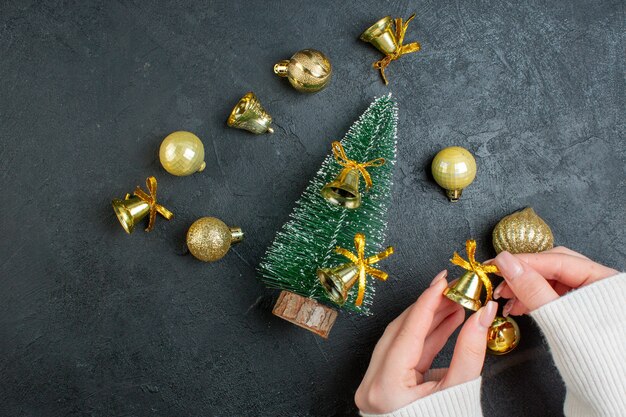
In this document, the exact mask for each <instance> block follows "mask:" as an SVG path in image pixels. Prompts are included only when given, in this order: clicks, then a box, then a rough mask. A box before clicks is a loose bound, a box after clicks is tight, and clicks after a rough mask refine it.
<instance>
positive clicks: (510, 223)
mask: <svg viewBox="0 0 626 417" xmlns="http://www.w3.org/2000/svg"><path fill="white" fill-rule="evenodd" d="M492 238H493V247H494V249H495V250H496V252H497V253H500V252H502V251H508V252H510V253H537V252H543V251H544V250H548V249H552V248H553V247H554V236H553V235H552V230H550V226H548V224H547V223H546V222H545V221H544V220H543V219H542V218H541V217H539V216H538V215H537V213H535V210H533V209H532V208H531V207H526V208H525V209H524V210H521V211H517V212H515V213H513V214H509V215H508V216H506V217H503V218H502V220H500V221H499V222H498V224H497V225H496V227H495V228H494V229H493V233H492Z"/></svg>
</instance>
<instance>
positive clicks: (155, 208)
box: [134, 177, 174, 232]
mask: <svg viewBox="0 0 626 417" xmlns="http://www.w3.org/2000/svg"><path fill="white" fill-rule="evenodd" d="M146 187H147V188H148V192H149V193H150V194H146V193H145V192H144V191H143V190H142V189H141V188H139V186H137V188H136V189H135V193H134V194H135V195H136V196H137V197H139V198H140V199H142V200H143V201H145V202H146V203H148V204H149V205H150V220H149V221H148V227H147V228H146V232H149V231H150V230H152V229H153V228H154V220H155V219H156V215H157V212H158V213H159V214H160V215H161V216H163V217H165V218H166V219H167V220H169V219H171V218H172V217H174V213H172V212H171V211H169V210H168V209H166V208H165V207H163V206H162V205H160V204H158V203H157V201H156V192H157V180H156V178H154V177H148V178H147V179H146Z"/></svg>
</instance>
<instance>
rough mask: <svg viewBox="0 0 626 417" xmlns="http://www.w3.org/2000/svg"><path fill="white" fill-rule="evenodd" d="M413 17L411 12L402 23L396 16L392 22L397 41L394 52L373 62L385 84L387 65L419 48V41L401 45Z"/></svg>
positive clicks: (386, 82)
mask: <svg viewBox="0 0 626 417" xmlns="http://www.w3.org/2000/svg"><path fill="white" fill-rule="evenodd" d="M414 17H415V13H414V14H412V15H411V17H409V18H408V19H407V20H406V22H404V23H402V18H401V17H398V18H396V19H395V20H394V24H395V27H396V33H395V34H394V36H395V38H396V42H397V43H398V48H397V49H396V52H394V53H392V54H389V55H386V56H385V57H384V58H383V59H381V60H380V61H376V62H374V68H376V69H377V70H380V75H381V76H382V77H383V81H385V85H387V84H389V82H388V81H387V77H386V76H385V68H387V66H388V65H389V64H390V63H391V61H395V60H396V59H398V58H400V57H401V56H402V55H406V54H410V53H413V52H417V51H419V50H420V48H421V46H420V44H419V42H412V43H409V44H407V45H402V42H404V33H405V32H406V29H407V27H408V26H409V23H410V22H411V20H413V18H414Z"/></svg>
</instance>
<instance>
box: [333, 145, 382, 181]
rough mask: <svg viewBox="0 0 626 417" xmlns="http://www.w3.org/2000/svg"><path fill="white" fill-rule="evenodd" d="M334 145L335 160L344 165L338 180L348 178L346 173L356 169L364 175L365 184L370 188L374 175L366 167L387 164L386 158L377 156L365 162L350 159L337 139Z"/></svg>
mask: <svg viewBox="0 0 626 417" xmlns="http://www.w3.org/2000/svg"><path fill="white" fill-rule="evenodd" d="M332 147H333V154H335V160H336V161H337V163H338V164H339V165H341V166H342V167H344V168H343V171H341V172H340V173H339V177H338V178H337V180H338V181H343V180H344V179H345V178H346V175H348V172H350V171H352V170H353V169H356V170H358V171H359V172H360V173H361V175H362V176H363V179H364V180H365V186H366V187H367V188H370V187H371V186H372V185H373V183H372V177H371V176H370V174H369V172H367V170H366V169H365V168H367V167H379V166H383V165H385V158H376V159H372V160H371V161H367V162H363V163H361V162H357V161H355V160H353V159H349V158H348V155H346V151H345V150H344V149H343V146H342V145H341V143H339V142H337V141H335V142H333V143H332Z"/></svg>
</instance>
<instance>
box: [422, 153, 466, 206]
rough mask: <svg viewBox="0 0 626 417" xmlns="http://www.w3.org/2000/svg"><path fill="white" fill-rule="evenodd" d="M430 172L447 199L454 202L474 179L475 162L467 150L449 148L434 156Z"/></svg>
mask: <svg viewBox="0 0 626 417" xmlns="http://www.w3.org/2000/svg"><path fill="white" fill-rule="evenodd" d="M431 170H432V173H433V177H434V178H435V181H436V182H437V184H439V186H440V187H442V188H443V189H445V190H446V195H447V196H448V199H449V200H450V201H452V202H456V201H459V198H461V193H462V192H463V189H464V188H466V187H467V186H468V185H470V184H471V183H472V182H473V181H474V178H476V160H475V159H474V156H472V154H471V153H470V152H469V151H468V150H467V149H465V148H462V147H460V146H450V147H449V148H444V149H442V150H441V151H439V153H437V155H435V158H434V159H433V163H432V165H431Z"/></svg>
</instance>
